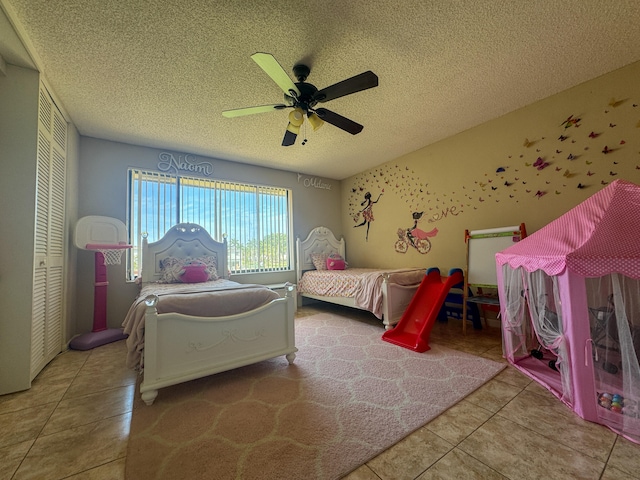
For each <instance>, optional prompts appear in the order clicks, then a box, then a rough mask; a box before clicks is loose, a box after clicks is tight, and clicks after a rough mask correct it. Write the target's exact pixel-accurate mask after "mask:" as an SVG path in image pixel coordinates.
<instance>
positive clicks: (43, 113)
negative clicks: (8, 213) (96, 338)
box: [31, 84, 67, 380]
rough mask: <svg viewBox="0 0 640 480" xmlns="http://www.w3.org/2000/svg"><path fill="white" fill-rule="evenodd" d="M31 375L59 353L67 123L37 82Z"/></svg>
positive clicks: (62, 290)
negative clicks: (37, 107)
mask: <svg viewBox="0 0 640 480" xmlns="http://www.w3.org/2000/svg"><path fill="white" fill-rule="evenodd" d="M38 117H39V123H38V153H37V155H38V159H37V170H36V177H37V178H36V183H37V192H36V233H35V237H36V238H35V266H34V281H33V287H34V288H33V310H32V319H31V379H32V380H33V378H35V376H36V375H37V374H38V373H39V372H40V371H41V370H42V368H44V366H45V365H46V364H47V363H49V362H50V361H51V360H52V359H53V357H55V356H56V355H57V354H58V353H60V351H62V319H63V310H64V302H63V298H64V268H63V267H64V253H65V246H64V238H65V235H64V233H65V231H64V228H65V227H64V225H65V211H64V209H65V201H64V200H65V188H66V180H65V179H66V147H67V122H66V121H65V119H64V117H63V116H62V114H61V113H60V111H59V110H58V109H57V107H56V105H55V103H54V102H53V100H52V99H51V95H49V92H48V91H47V89H46V87H45V86H44V85H42V84H41V85H40V101H39V110H38Z"/></svg>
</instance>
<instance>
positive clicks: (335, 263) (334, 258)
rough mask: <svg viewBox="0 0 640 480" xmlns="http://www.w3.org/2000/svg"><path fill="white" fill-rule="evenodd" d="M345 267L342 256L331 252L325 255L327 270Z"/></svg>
mask: <svg viewBox="0 0 640 480" xmlns="http://www.w3.org/2000/svg"><path fill="white" fill-rule="evenodd" d="M345 268H346V265H345V263H344V258H342V257H341V256H340V255H338V254H337V253H332V254H331V255H329V256H328V257H327V270H344V269H345Z"/></svg>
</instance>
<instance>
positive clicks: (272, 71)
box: [222, 53, 378, 147]
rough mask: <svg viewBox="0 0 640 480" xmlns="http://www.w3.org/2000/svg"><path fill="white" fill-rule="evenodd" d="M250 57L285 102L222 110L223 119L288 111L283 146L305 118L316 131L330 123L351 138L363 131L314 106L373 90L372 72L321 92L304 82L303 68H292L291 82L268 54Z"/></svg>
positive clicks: (292, 140) (374, 78)
mask: <svg viewBox="0 0 640 480" xmlns="http://www.w3.org/2000/svg"><path fill="white" fill-rule="evenodd" d="M251 58H252V59H253V61H254V62H256V63H257V64H258V66H259V67H260V68H262V70H264V71H265V73H266V74H267V75H269V77H271V79H272V80H273V81H274V82H276V84H278V86H279V87H280V88H281V89H282V91H283V92H284V101H285V103H278V104H274V105H260V106H256V107H246V108H237V109H234V110H225V111H224V112H222V115H223V116H225V117H227V118H233V117H240V116H243V115H253V114H255V113H264V112H270V111H273V110H283V109H285V108H292V109H293V110H292V111H291V112H290V113H289V124H288V125H287V129H286V130H285V132H284V138H283V139H282V145H283V146H285V147H286V146H289V145H293V144H294V143H295V141H296V137H297V136H298V133H299V132H300V126H301V125H302V123H303V122H304V116H305V115H306V116H307V119H308V120H309V123H310V124H311V126H312V127H313V129H314V130H317V129H318V128H320V127H321V126H322V125H323V123H324V122H327V123H330V124H331V125H334V126H336V127H338V128H340V129H342V130H344V131H345V132H349V133H350V134H351V135H356V134H357V133H360V132H361V131H362V129H363V128H364V127H363V126H362V125H360V124H359V123H356V122H354V121H353V120H349V119H348V118H346V117H343V116H342V115H338V114H337V113H335V112H332V111H331V110H327V109H326V108H315V106H316V105H317V104H318V103H324V102H328V101H329V100H334V99H336V98H340V97H344V96H345V95H351V94H352V93H356V92H360V91H362V90H367V89H368V88H373V87H377V86H378V77H377V76H376V74H375V73H373V72H372V71H367V72H364V73H361V74H359V75H356V76H354V77H351V78H347V79H346V80H343V81H341V82H338V83H335V84H333V85H331V86H329V87H326V88H323V89H322V90H318V89H317V88H316V87H315V86H314V85H312V84H310V83H307V82H306V81H305V80H306V79H307V77H308V76H309V73H310V72H311V69H310V68H309V67H308V66H307V65H303V64H297V65H294V67H293V74H294V75H295V77H296V78H297V79H298V81H297V82H295V83H294V82H293V81H292V80H291V78H290V77H289V75H287V73H286V72H285V71H284V69H283V68H282V67H281V66H280V64H279V63H278V61H277V60H276V59H275V57H274V56H273V55H271V54H270V53H254V54H253V55H251ZM303 143H304V142H303Z"/></svg>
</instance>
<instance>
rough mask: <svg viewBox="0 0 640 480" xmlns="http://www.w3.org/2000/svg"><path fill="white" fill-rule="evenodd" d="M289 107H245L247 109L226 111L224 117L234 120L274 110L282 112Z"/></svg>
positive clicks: (223, 113)
mask: <svg viewBox="0 0 640 480" xmlns="http://www.w3.org/2000/svg"><path fill="white" fill-rule="evenodd" d="M288 106H289V105H284V104H278V105H260V106H259V107H245V108H236V109H233V110H225V111H224V112H222V116H223V117H227V118H233V117H242V116H244V115H253V114H254V113H265V112H272V111H273V110H282V109H283V108H287V107H288Z"/></svg>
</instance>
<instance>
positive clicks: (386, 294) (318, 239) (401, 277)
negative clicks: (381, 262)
mask: <svg viewBox="0 0 640 480" xmlns="http://www.w3.org/2000/svg"><path fill="white" fill-rule="evenodd" d="M345 251H346V249H345V242H344V238H341V239H340V240H338V239H337V238H336V237H335V235H334V234H333V232H332V231H331V230H329V229H328V228H326V227H316V228H314V229H313V230H311V232H310V233H309V235H308V236H307V238H306V239H305V240H300V239H299V238H298V239H297V240H296V256H297V258H296V260H297V261H296V268H297V272H296V273H297V276H296V278H297V283H298V295H300V297H304V298H311V299H314V300H322V301H324V302H329V303H335V304H338V305H344V306H347V307H352V308H358V309H361V310H367V311H369V312H371V313H373V314H374V315H375V316H376V317H377V318H379V319H381V320H382V323H383V325H384V327H385V329H387V330H388V329H390V328H392V327H393V326H394V325H395V324H396V323H398V321H399V320H400V318H401V317H402V314H403V313H404V311H405V310H406V308H407V306H408V305H409V303H410V302H411V299H412V298H413V295H414V293H415V292H416V290H417V289H418V286H419V285H420V282H421V281H422V278H423V277H424V275H425V272H426V269H425V268H403V269H373V268H366V269H365V268H362V269H361V268H353V267H348V268H347V269H346V270H344V271H341V270H324V271H316V268H315V266H314V263H313V259H312V255H313V254H323V255H329V254H331V253H337V254H339V255H340V256H341V257H342V258H345V259H346V257H345ZM305 275H317V276H319V277H321V276H325V277H326V276H331V278H332V279H333V280H336V281H334V282H333V283H334V284H337V283H338V280H340V276H341V275H350V278H349V282H351V283H352V284H353V282H355V281H358V282H359V284H358V286H354V288H353V289H352V290H355V291H353V292H349V293H348V294H347V295H342V294H340V293H339V292H335V291H328V290H327V289H324V290H321V289H316V288H313V287H311V286H310V284H311V282H309V281H307V277H305ZM356 276H357V277H359V278H358V280H355V277H356Z"/></svg>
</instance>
